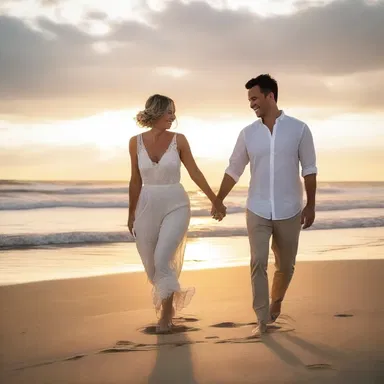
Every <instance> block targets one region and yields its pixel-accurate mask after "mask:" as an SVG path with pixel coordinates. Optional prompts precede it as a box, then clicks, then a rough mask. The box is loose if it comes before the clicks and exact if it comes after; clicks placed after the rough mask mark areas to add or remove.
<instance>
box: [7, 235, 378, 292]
mask: <svg viewBox="0 0 384 384" xmlns="http://www.w3.org/2000/svg"><path fill="white" fill-rule="evenodd" d="M249 257H250V256H249V243H248V238H247V237H246V236H242V237H211V238H210V237H207V238H194V239H188V242H187V247H186V253H185V260H184V267H183V271H189V270H206V269H215V268H226V267H239V266H249V260H250V259H249ZM378 259H379V260H381V259H384V233H383V230H382V229H381V228H373V229H366V228H359V229H335V230H333V232H332V234H330V233H329V231H328V230H319V231H303V232H302V234H301V236H300V244H299V251H298V255H297V263H301V262H304V261H305V262H306V261H309V262H312V261H321V260H323V261H328V260H329V261H330V260H378ZM269 262H270V263H273V262H274V257H273V254H272V252H270V255H269ZM143 270H144V269H143V266H142V263H141V260H140V257H139V255H138V253H137V250H136V246H135V243H115V244H98V245H96V246H85V247H71V246H68V247H61V248H43V249H42V248H33V249H28V250H21V251H18V250H14V251H12V252H1V253H0V272H1V273H0V274H1V276H0V286H8V285H15V284H17V285H19V284H24V283H28V282H33V281H55V280H61V279H67V278H71V279H72V278H82V277H87V276H104V275H110V274H112V275H115V274H121V273H128V274H130V273H137V272H139V273H140V272H143Z"/></svg>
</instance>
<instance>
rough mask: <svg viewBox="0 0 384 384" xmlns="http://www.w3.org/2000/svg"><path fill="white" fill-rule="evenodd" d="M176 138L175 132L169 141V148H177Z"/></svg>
mask: <svg viewBox="0 0 384 384" xmlns="http://www.w3.org/2000/svg"><path fill="white" fill-rule="evenodd" d="M176 138H177V133H175V134H174V135H173V137H172V141H171V145H170V147H171V148H174V149H177V141H176Z"/></svg>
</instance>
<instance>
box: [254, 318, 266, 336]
mask: <svg viewBox="0 0 384 384" xmlns="http://www.w3.org/2000/svg"><path fill="white" fill-rule="evenodd" d="M266 332H267V324H266V323H265V322H264V321H260V322H259V324H258V325H257V327H256V328H254V329H253V330H252V335H253V336H254V337H259V336H261V335H262V334H263V333H266Z"/></svg>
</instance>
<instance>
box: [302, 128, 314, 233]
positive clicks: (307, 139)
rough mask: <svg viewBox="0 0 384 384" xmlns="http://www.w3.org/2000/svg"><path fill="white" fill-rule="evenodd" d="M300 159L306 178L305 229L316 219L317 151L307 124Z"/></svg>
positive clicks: (303, 218) (303, 219)
mask: <svg viewBox="0 0 384 384" xmlns="http://www.w3.org/2000/svg"><path fill="white" fill-rule="evenodd" d="M299 159H300V162H301V168H302V172H301V174H302V176H303V178H304V186H305V192H306V195H307V204H306V206H305V208H304V209H303V212H302V214H301V224H303V229H306V228H309V227H310V226H311V225H312V224H313V222H314V221H315V207H316V188H317V180H316V178H317V166H316V151H315V145H314V142H313V137H312V133H311V131H310V130H309V128H308V126H307V125H304V130H303V135H302V137H301V140H300V145H299Z"/></svg>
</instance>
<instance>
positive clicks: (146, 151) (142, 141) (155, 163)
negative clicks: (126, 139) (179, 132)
mask: <svg viewBox="0 0 384 384" xmlns="http://www.w3.org/2000/svg"><path fill="white" fill-rule="evenodd" d="M175 136H176V133H174V134H173V136H172V139H171V141H170V142H169V144H168V147H167V149H166V150H165V151H164V152H163V154H162V155H161V157H160V158H159V161H158V162H156V161H153V160H152V158H151V156H150V155H149V152H148V150H147V147H146V146H145V144H144V138H143V134H141V144H142V145H143V148H144V151H145V153H146V154H147V157H148V159H149V160H150V161H151V163H152V164H154V165H159V164H160V161H161V160H163V157H164V155H165V154H166V153H167V152H168V151H169V148H170V147H171V144H172V142H173V139H174V138H175Z"/></svg>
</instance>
